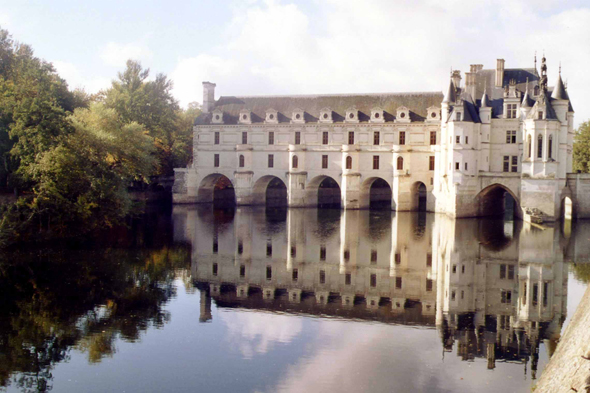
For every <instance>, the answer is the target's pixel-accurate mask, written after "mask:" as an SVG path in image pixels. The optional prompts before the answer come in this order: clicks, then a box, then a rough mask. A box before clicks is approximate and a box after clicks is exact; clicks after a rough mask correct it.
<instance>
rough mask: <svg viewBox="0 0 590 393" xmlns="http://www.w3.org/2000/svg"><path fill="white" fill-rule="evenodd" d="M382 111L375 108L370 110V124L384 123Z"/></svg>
mask: <svg viewBox="0 0 590 393" xmlns="http://www.w3.org/2000/svg"><path fill="white" fill-rule="evenodd" d="M384 122H385V119H384V118H383V109H381V108H379V107H377V108H373V109H371V123H384Z"/></svg>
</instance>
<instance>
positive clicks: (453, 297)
mask: <svg viewBox="0 0 590 393" xmlns="http://www.w3.org/2000/svg"><path fill="white" fill-rule="evenodd" d="M455 295H456V294H455V291H451V300H455Z"/></svg>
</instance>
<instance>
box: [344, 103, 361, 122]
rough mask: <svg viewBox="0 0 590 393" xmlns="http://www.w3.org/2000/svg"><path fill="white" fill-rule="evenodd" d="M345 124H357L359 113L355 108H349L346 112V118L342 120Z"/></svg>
mask: <svg viewBox="0 0 590 393" xmlns="http://www.w3.org/2000/svg"><path fill="white" fill-rule="evenodd" d="M344 121H345V122H347V123H358V122H359V111H358V110H357V109H356V108H354V107H353V108H349V109H348V110H347V111H346V118H345V119H344Z"/></svg>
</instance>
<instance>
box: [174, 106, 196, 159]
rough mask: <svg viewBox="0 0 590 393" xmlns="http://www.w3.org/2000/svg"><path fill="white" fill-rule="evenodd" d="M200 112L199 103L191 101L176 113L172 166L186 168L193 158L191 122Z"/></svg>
mask: <svg viewBox="0 0 590 393" xmlns="http://www.w3.org/2000/svg"><path fill="white" fill-rule="evenodd" d="M200 114H201V109H200V108H199V104H197V103H196V102H192V103H190V104H189V105H188V108H187V109H186V110H181V111H180V112H179V114H178V118H179V121H178V123H177V127H176V131H175V133H174V134H173V137H174V138H173V143H172V157H173V164H174V168H186V166H187V165H188V164H190V163H191V162H192V159H193V123H194V122H195V119H196V118H197V116H199V115H200Z"/></svg>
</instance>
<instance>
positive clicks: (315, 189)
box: [305, 175, 342, 208]
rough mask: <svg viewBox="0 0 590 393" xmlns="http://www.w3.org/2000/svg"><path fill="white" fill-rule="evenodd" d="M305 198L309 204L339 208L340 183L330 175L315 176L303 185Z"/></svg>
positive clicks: (340, 201) (340, 197) (340, 198)
mask: <svg viewBox="0 0 590 393" xmlns="http://www.w3.org/2000/svg"><path fill="white" fill-rule="evenodd" d="M305 200H306V201H307V204H308V205H309V206H317V207H334V208H340V207H341V204H342V192H341V190H340V184H338V182H337V181H336V180H334V179H333V178H331V177H330V176H325V175H320V176H316V177H314V178H313V179H311V180H310V181H309V183H308V184H307V185H306V187H305Z"/></svg>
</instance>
